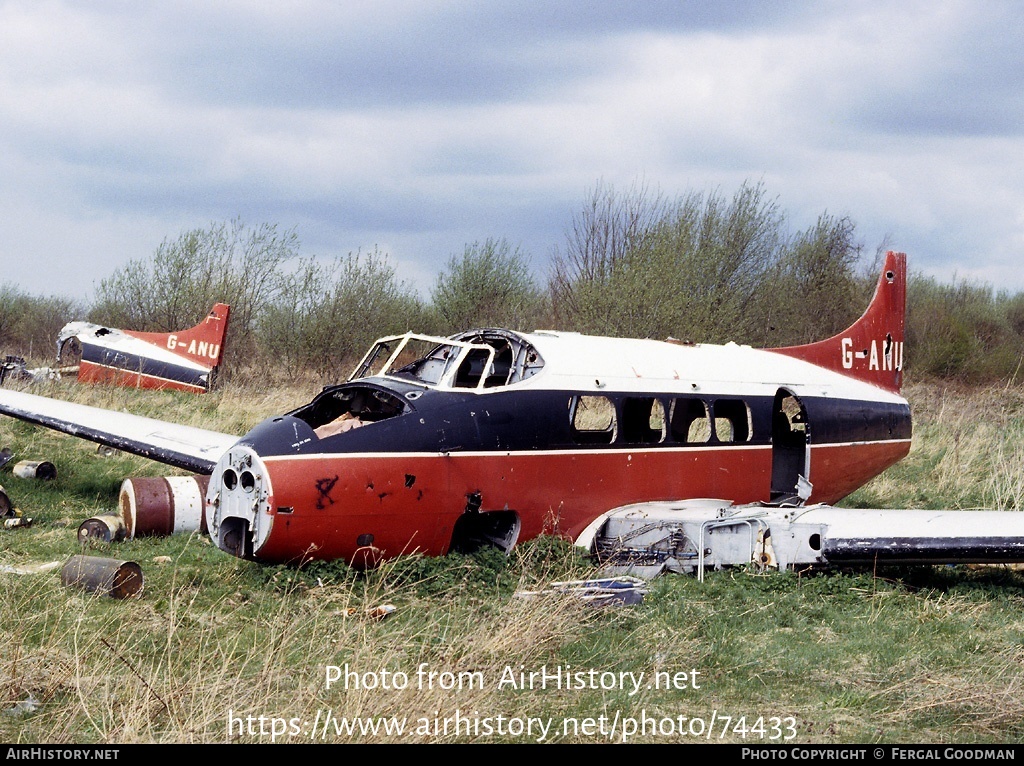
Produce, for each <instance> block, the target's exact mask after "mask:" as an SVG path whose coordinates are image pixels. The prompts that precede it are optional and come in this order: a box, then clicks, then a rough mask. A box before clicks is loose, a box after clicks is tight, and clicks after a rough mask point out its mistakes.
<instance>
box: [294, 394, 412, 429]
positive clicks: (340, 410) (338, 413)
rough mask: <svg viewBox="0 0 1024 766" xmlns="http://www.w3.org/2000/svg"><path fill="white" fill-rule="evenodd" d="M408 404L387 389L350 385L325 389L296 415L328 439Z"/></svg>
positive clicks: (388, 415) (398, 412)
mask: <svg viewBox="0 0 1024 766" xmlns="http://www.w3.org/2000/svg"><path fill="white" fill-rule="evenodd" d="M408 407H409V405H408V404H407V403H406V402H405V401H404V400H403V399H402V398H401V397H399V396H396V395H395V394H392V393H390V392H388V391H383V390H381V389H379V388H371V387H369V386H349V387H345V388H337V389H332V390H328V391H325V392H324V393H322V394H320V395H319V396H318V397H316V399H314V400H313V401H312V402H310V403H309V404H308V405H307V406H305V407H303V408H302V409H300V410H298V411H296V412H295V413H294V414H295V417H297V418H300V419H301V420H304V421H306V423H308V424H309V425H310V426H311V427H312V428H313V431H314V432H315V433H316V435H317V436H318V437H320V438H321V439H325V438H327V437H329V436H335V435H337V434H340V433H345V432H346V431H351V430H352V429H354V428H361V427H363V426H366V425H370V424H371V423H377V422H379V421H381V420H387V419H388V418H393V417H395V416H397V415H401V414H402V413H404V412H405V411H406V410H407V408H408Z"/></svg>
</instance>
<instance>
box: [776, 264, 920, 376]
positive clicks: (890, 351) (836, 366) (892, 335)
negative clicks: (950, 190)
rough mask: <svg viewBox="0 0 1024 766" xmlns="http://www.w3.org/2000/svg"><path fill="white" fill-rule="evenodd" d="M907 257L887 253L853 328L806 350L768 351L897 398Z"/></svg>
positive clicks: (797, 347)
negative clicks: (843, 376) (792, 358)
mask: <svg viewBox="0 0 1024 766" xmlns="http://www.w3.org/2000/svg"><path fill="white" fill-rule="evenodd" d="M906 307H907V256H906V254H905V253H894V252H891V251H890V252H888V253H886V255H885V265H884V267H883V268H882V273H881V275H880V276H879V278H878V287H877V288H875V296H874V297H873V298H872V299H871V303H870V304H869V305H868V308H867V311H865V312H864V314H863V315H862V316H861V318H860V319H858V320H857V321H856V322H854V323H853V324H852V325H851V326H850V327H849V328H847V329H846V330H844V331H843V332H841V333H839V334H838V335H835V336H833V337H831V338H829V339H828V340H822V341H818V342H817V343H809V344H807V345H806V346H788V347H786V348H773V349H769V350H771V351H775V352H777V353H780V354H786V355H787V356H792V357H796V358H797V359H803V360H804V361H807V362H810V363H811V364H816V365H819V366H821V367H825V368H827V369H830V370H835V371H836V372H840V373H842V374H844V375H849V376H850V377H852V378H857V379H858V380H863V381H865V382H867V383H873V384H874V385H876V386H881V387H882V388H885V389H888V390H889V391H893V392H897V393H898V392H899V390H900V387H901V386H902V385H903V322H904V318H905V315H906Z"/></svg>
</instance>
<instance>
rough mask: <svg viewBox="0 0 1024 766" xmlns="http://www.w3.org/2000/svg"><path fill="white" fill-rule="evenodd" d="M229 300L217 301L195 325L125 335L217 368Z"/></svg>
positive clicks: (126, 332) (221, 349)
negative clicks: (176, 329)
mask: <svg viewBox="0 0 1024 766" xmlns="http://www.w3.org/2000/svg"><path fill="white" fill-rule="evenodd" d="M230 311H231V309H230V307H229V306H228V305H227V304H226V303H215V304H214V306H213V308H212V309H211V310H210V313H209V314H207V315H206V318H205V319H203V320H202V321H201V322H200V323H199V324H197V325H196V326H195V327H190V328H189V329H187V330H180V331H178V332H138V331H135V330H125V331H124V333H125V334H126V335H131V336H132V337H133V338H138V339H139V340H144V341H146V342H147V343H152V344H154V345H156V346H159V347H160V348H166V349H167V350H168V351H170V352H171V353H173V354H176V355H178V356H181V357H184V358H185V359H188V360H189V361H191V362H195V363H196V364H201V365H203V366H204V367H209V368H211V369H212V368H214V367H216V366H217V365H219V364H220V361H221V359H222V358H223V356H224V336H225V335H226V334H227V331H228V314H229V313H230Z"/></svg>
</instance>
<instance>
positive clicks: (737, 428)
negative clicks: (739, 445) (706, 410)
mask: <svg viewBox="0 0 1024 766" xmlns="http://www.w3.org/2000/svg"><path fill="white" fill-rule="evenodd" d="M714 413H715V436H716V437H717V438H718V441H720V442H747V441H750V438H751V436H752V431H753V429H752V428H751V424H750V407H748V406H747V403H746V402H744V401H742V400H740V399H717V400H716V401H715V404H714Z"/></svg>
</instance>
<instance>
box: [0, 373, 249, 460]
mask: <svg viewBox="0 0 1024 766" xmlns="http://www.w3.org/2000/svg"><path fill="white" fill-rule="evenodd" d="M0 413H2V414H4V415H10V416H11V417H12V418H17V419H18V420H24V421H27V422H29V423H35V424H36V425H39V426H45V427H46V428H52V429H54V430H55V431H62V432H63V433H66V434H70V435H71V436H77V437H79V438H81V439H88V440H89V441H93V442H97V443H98V444H105V445H107V446H110V447H115V448H116V449H119V450H124V451H125V452H131V453H132V454H135V455H141V456H142V457H146V458H149V459H150V460H155V461H157V462H160V463H166V464H167V465H173V466H176V467H178V468H183V469H185V470H187V471H193V472H195V473H210V472H211V471H213V467H214V466H215V465H216V464H217V460H218V458H220V456H221V455H223V454H224V453H225V452H226V451H227V450H228V448H229V447H231V446H232V445H233V444H234V443H235V442H237V441H238V437H237V436H234V435H231V434H223V433H219V432H217V431H207V430H205V429H202V428H195V427H193V426H184V425H179V424H177V423H168V422H165V421H163V420H156V419H154V418H146V417H142V416H140V415H130V414H128V413H126V412H114V411H112V410H104V409H101V408H99V407H89V406H88V405H84V404H75V403H74V402H64V401H61V400H59V399H50V398H48V397H45V396H36V395H35V394H26V393H23V392H20V391H10V390H4V389H0Z"/></svg>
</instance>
